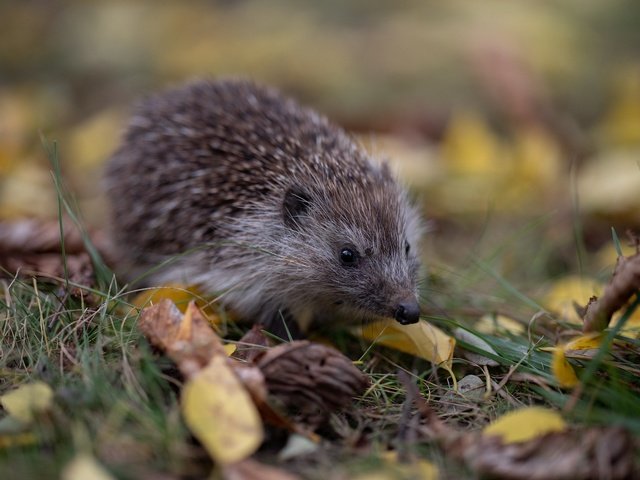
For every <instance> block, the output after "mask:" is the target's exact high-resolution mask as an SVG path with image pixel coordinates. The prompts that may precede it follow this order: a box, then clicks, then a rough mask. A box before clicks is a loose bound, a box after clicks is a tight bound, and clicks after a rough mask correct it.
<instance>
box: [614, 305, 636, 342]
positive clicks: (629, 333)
mask: <svg viewBox="0 0 640 480" xmlns="http://www.w3.org/2000/svg"><path fill="white" fill-rule="evenodd" d="M623 312H624V309H622V310H620V311H618V312H617V313H616V314H615V315H614V316H613V319H612V320H611V324H610V325H611V327H613V326H615V325H617V324H618V322H619V321H620V319H621V318H622V315H623ZM620 335H622V336H623V337H627V338H640V308H636V309H635V311H634V312H633V313H632V314H631V317H630V318H628V319H627V323H625V324H624V327H622V329H621V330H620Z"/></svg>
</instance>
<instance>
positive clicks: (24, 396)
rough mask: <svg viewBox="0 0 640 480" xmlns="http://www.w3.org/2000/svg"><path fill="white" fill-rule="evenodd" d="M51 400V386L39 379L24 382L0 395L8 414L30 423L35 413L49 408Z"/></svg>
mask: <svg viewBox="0 0 640 480" xmlns="http://www.w3.org/2000/svg"><path fill="white" fill-rule="evenodd" d="M52 400H53V391H52V390H51V387H49V385H47V384H46V383H44V382H41V381H35V382H32V383H25V384H23V385H20V386H19V387H18V388H17V389H15V390H12V391H10V392H9V393H5V394H4V395H2V396H1V397H0V403H2V407H3V408H4V409H5V410H6V411H7V412H9V415H11V416H12V417H14V418H15V419H17V420H19V421H21V422H23V423H31V422H32V421H33V419H34V418H35V416H36V415H37V414H39V413H42V412H45V411H47V410H49V408H50V407H51V401H52Z"/></svg>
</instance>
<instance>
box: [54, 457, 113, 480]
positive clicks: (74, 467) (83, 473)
mask: <svg viewBox="0 0 640 480" xmlns="http://www.w3.org/2000/svg"><path fill="white" fill-rule="evenodd" d="M61 478H62V480H115V479H114V477H113V476H112V475H111V474H110V473H109V472H108V471H107V470H106V469H105V468H104V467H103V466H102V465H100V464H99V463H98V461H97V460H96V459H95V458H93V456H91V455H89V454H88V453H79V454H78V455H76V456H75V458H74V459H73V460H71V461H70V462H69V463H68V464H67V465H66V466H65V467H64V470H63V471H62V475H61Z"/></svg>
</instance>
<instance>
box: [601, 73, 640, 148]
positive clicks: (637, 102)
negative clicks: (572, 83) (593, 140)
mask: <svg viewBox="0 0 640 480" xmlns="http://www.w3.org/2000/svg"><path fill="white" fill-rule="evenodd" d="M614 88H615V90H614V94H615V99H614V102H613V105H611V107H610V109H609V112H607V114H606V115H605V118H604V121H603V125H602V132H603V134H604V136H605V138H606V140H608V141H609V142H611V143H612V144H616V145H625V146H627V145H638V144H640V71H638V69H628V70H626V71H622V72H620V73H619V74H618V78H617V81H616V84H615V85H614Z"/></svg>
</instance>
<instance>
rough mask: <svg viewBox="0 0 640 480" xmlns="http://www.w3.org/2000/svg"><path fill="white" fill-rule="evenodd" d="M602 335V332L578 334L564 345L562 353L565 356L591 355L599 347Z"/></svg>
mask: <svg viewBox="0 0 640 480" xmlns="http://www.w3.org/2000/svg"><path fill="white" fill-rule="evenodd" d="M603 336H604V335H603V334H602V332H592V333H588V334H586V335H580V336H579V337H576V338H574V339H573V340H571V341H570V342H567V343H566V344H565V345H564V347H563V350H564V353H565V354H566V355H567V356H576V357H578V356H579V357H585V356H587V357H591V356H593V355H592V354H593V353H594V351H597V350H598V349H599V348H600V344H601V343H602V338H603Z"/></svg>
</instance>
